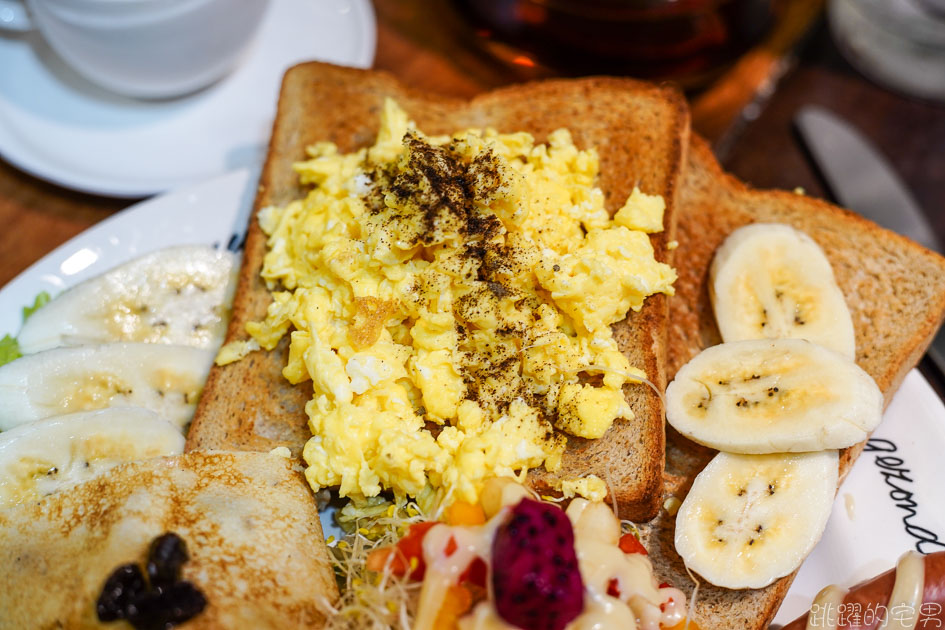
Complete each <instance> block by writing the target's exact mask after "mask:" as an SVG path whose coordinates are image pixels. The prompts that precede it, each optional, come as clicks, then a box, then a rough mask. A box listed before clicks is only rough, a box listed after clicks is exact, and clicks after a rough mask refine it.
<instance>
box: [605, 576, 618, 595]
mask: <svg viewBox="0 0 945 630" xmlns="http://www.w3.org/2000/svg"><path fill="white" fill-rule="evenodd" d="M607 594H608V595H610V596H611V597H617V598H619V597H620V582H618V581H617V578H610V582H607Z"/></svg>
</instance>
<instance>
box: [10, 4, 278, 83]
mask: <svg viewBox="0 0 945 630" xmlns="http://www.w3.org/2000/svg"><path fill="white" fill-rule="evenodd" d="M267 5H268V0H25V5H24V2H23V1H21V0H0V29H3V30H6V31H21V32H27V31H33V30H36V31H39V33H40V34H41V35H42V37H43V39H44V40H45V41H46V42H47V43H48V44H49V47H50V48H52V49H53V51H55V53H56V54H57V55H58V56H59V57H61V58H62V60H63V61H64V62H65V63H66V64H67V65H68V66H70V67H71V68H72V69H73V70H75V71H76V72H77V73H78V74H80V75H82V76H83V77H85V78H86V79H88V80H89V81H91V82H92V83H95V84H97V85H99V86H100V87H103V88H105V89H108V90H111V91H113V92H117V93H119V94H123V95H125V96H131V97H138V98H170V97H175V96H181V95H183V94H187V93H190V92H194V91H196V90H199V89H201V88H204V87H206V86H208V85H210V84H211V83H213V82H215V81H217V80H219V79H221V78H222V77H223V76H224V75H226V74H227V73H228V72H229V71H230V70H231V69H232V68H233V67H234V66H235V65H236V63H237V62H238V61H239V59H240V56H241V53H242V52H243V51H244V50H245V49H246V48H247V47H248V45H249V44H250V42H251V41H252V39H253V35H254V33H255V32H256V30H257V28H258V27H259V25H260V23H261V22H262V18H263V15H264V13H265V10H266V6H267Z"/></svg>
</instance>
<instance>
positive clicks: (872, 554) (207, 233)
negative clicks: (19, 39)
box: [0, 171, 945, 623]
mask: <svg viewBox="0 0 945 630" xmlns="http://www.w3.org/2000/svg"><path fill="white" fill-rule="evenodd" d="M255 188H256V174H255V173H250V172H248V171H240V172H236V173H231V174H229V175H226V176H223V177H218V178H216V179H213V180H211V181H208V182H206V183H204V184H201V185H198V186H194V187H191V188H188V189H185V190H181V191H178V192H174V193H171V194H166V195H161V196H159V197H155V198H153V199H150V200H148V201H145V202H142V203H139V204H136V205H134V206H132V207H130V208H128V209H127V210H125V211H124V212H121V213H119V214H116V215H114V216H112V217H111V218H109V219H107V220H105V221H103V222H102V223H99V224H98V225H96V226H95V227H93V228H91V229H89V230H87V231H85V232H83V233H82V234H80V235H79V236H77V237H75V238H74V239H72V240H71V241H69V242H68V243H66V244H65V245H62V246H61V247H59V248H58V249H56V250H55V251H53V252H51V253H50V254H48V255H47V256H46V257H45V258H43V259H42V260H40V261H39V262H37V263H36V264H34V265H33V266H32V267H30V268H29V269H27V270H26V271H24V272H23V273H22V274H20V275H19V276H18V277H17V278H16V279H14V280H13V281H12V282H10V283H9V284H8V285H7V286H6V287H4V288H3V289H2V290H0V336H2V335H3V334H4V333H10V334H16V332H17V330H18V329H19V326H20V319H21V307H22V306H25V305H28V304H31V303H32V302H33V299H34V298H35V296H36V294H37V293H38V292H39V291H42V290H46V291H49V292H50V294H52V295H55V294H56V293H58V292H59V291H61V290H62V289H65V288H67V287H69V286H72V285H73V284H75V283H76V282H79V281H81V280H84V279H85V278H88V277H91V276H93V275H96V274H99V273H101V272H103V271H105V270H107V269H110V268H111V267H113V266H115V265H117V264H119V263H122V262H124V261H126V260H129V259H131V258H134V257H136V256H140V255H141V254H143V253H146V252H148V251H151V250H155V249H159V248H162V247H166V246H169V245H175V244H183V243H206V244H217V245H218V246H220V247H227V246H228V244H232V243H239V242H241V241H242V237H243V232H244V230H245V226H246V224H247V219H248V217H249V212H250V209H251V206H252V201H253V196H254V193H255ZM871 444H872V445H873V447H875V448H881V449H883V450H881V451H880V450H875V451H867V452H864V453H863V455H862V456H861V457H860V459H859V461H858V462H857V464H856V466H854V468H853V471H852V472H851V473H850V476H849V477H848V478H847V480H846V482H845V483H844V485H843V487H842V488H841V489H840V492H839V494H838V496H837V501H836V503H835V505H834V510H833V515H832V517H831V519H830V522H829V523H828V524H827V531H826V533H825V534H824V537H823V539H822V540H821V542H820V544H819V545H818V546H817V547H816V549H814V552H813V553H812V554H811V556H810V557H809V558H808V559H807V561H806V562H805V564H804V566H803V567H802V568H801V571H800V573H799V575H798V577H797V579H796V580H795V582H794V585H793V587H792V588H791V591H790V592H789V593H788V596H787V598H786V599H785V602H784V605H783V606H782V608H781V611H780V612H779V614H778V617H777V619H776V621H777V622H778V623H786V622H788V621H791V620H792V619H794V618H795V617H797V616H799V615H801V614H802V613H803V612H805V611H806V610H807V609H808V607H809V606H810V603H811V601H812V600H813V598H814V596H815V595H816V594H817V592H818V591H819V590H820V589H821V588H823V587H824V586H826V585H827V584H832V583H836V584H841V585H843V586H851V585H853V584H855V583H856V582H858V581H860V580H862V579H864V578H867V577H871V576H873V575H875V574H877V573H880V572H882V571H885V570H886V569H888V568H891V567H892V566H894V565H895V562H896V560H897V558H898V557H899V556H900V555H901V554H902V553H903V552H904V551H906V550H908V549H914V548H916V545H917V544H920V543H919V539H917V538H916V537H915V536H914V535H910V534H909V531H907V526H910V527H909V528H908V529H909V530H911V531H912V532H913V534H920V533H922V532H920V529H921V530H925V533H924V534H922V536H924V537H925V538H927V539H929V540H932V539H934V540H936V541H940V542H925V543H921V544H920V545H921V546H920V551H926V552H931V551H936V550H940V549H945V500H943V495H942V491H941V487H940V485H938V484H940V483H941V482H940V480H941V478H942V470H943V467H942V463H941V453H942V452H943V451H945V407H943V406H942V402H941V401H940V400H939V399H938V397H937V396H936V395H935V393H934V391H933V390H932V388H931V387H930V386H929V384H928V383H927V382H926V381H925V379H924V378H923V377H922V375H921V374H919V372H917V371H915V370H913V371H912V372H910V373H909V375H908V376H907V377H906V380H905V382H904V383H903V385H902V388H901V389H900V390H899V392H898V394H897V395H896V398H895V399H894V400H893V402H892V404H891V405H890V407H889V409H888V410H887V411H886V414H885V417H884V419H883V424H882V425H880V427H879V429H878V430H877V431H876V433H875V434H874V437H873V440H872V441H871ZM893 449H895V450H893ZM884 473H885V474H886V475H887V476H888V477H889V479H888V482H887V480H886V478H885V477H884V476H883V475H884ZM890 484H894V485H895V486H896V487H895V488H894V487H893V485H890ZM906 493H911V494H909V495H907V494H906ZM910 506H911V507H912V509H914V510H915V515H914V516H909V510H908V509H907V508H909V507H910ZM904 518H905V520H904ZM326 526H327V527H326V529H329V531H331V532H333V533H337V530H336V528H335V527H334V525H333V524H331V525H330V524H328V523H326Z"/></svg>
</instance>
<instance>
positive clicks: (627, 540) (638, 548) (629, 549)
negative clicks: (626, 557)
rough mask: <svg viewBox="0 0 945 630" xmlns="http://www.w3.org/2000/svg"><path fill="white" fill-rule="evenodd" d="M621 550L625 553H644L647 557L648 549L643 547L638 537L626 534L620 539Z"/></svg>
mask: <svg viewBox="0 0 945 630" xmlns="http://www.w3.org/2000/svg"><path fill="white" fill-rule="evenodd" d="M620 550H621V551H623V552H624V553H642V554H643V555H644V556H645V555H647V553H646V547H644V546H643V543H641V542H640V541H639V540H637V537H636V536H634V535H633V534H624V535H623V536H621V537H620Z"/></svg>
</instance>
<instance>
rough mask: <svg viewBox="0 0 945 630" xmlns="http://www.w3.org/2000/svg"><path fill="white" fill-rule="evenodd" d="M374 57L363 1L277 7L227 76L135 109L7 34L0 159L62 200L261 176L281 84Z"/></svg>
mask: <svg viewBox="0 0 945 630" xmlns="http://www.w3.org/2000/svg"><path fill="white" fill-rule="evenodd" d="M374 47H375V22H374V14H373V9H372V7H371V4H370V2H367V1H366V0H330V1H326V2H309V1H307V0H274V1H273V2H271V3H270V6H269V7H268V8H267V9H266V13H265V15H264V16H263V23H262V24H261V26H260V28H259V31H258V33H256V35H255V37H254V41H253V43H252V45H251V47H250V48H249V50H248V51H247V52H246V54H245V55H244V56H243V58H242V59H241V61H240V62H239V64H238V66H237V67H236V69H235V70H234V71H233V72H231V73H230V74H229V75H227V76H226V77H224V78H223V79H221V80H220V81H218V82H216V83H215V84H213V85H211V86H210V87H208V88H206V89H203V90H200V91H198V92H196V93H194V94H190V95H186V96H183V97H180V98H174V99H165V100H137V99H132V98H126V97H122V96H118V95H116V94H112V93H109V92H106V91H105V90H103V89H101V88H98V87H97V86H95V85H93V84H91V83H89V82H88V81H86V80H85V79H83V78H82V77H80V76H79V75H77V74H76V73H75V72H74V71H73V70H71V69H70V68H69V67H68V66H66V65H65V64H64V63H63V62H62V61H61V60H60V59H58V58H57V57H56V55H55V54H54V53H53V52H52V50H51V49H50V48H49V46H48V44H46V43H45V42H44V40H43V39H42V38H41V37H40V36H39V35H38V34H37V33H36V32H32V33H27V34H20V35H12V34H5V35H4V36H3V37H0V66H2V67H3V68H4V72H3V73H2V75H0V157H2V158H3V159H4V160H6V161H8V162H10V163H11V164H13V165H15V166H17V167H18V168H20V169H22V170H24V171H26V172H28V173H30V174H32V175H35V176H37V177H40V178H42V179H45V180H48V181H51V182H54V183H56V184H59V185H62V186H65V187H68V188H73V189H76V190H81V191H85V192H90V193H95V194H101V195H109V196H115V197H128V198H135V197H146V196H149V195H152V194H155V193H161V192H165V191H168V190H171V189H174V188H179V187H181V186H184V185H187V184H196V183H199V182H202V181H205V180H208V179H210V178H212V177H215V176H217V175H222V174H224V173H226V172H229V171H232V170H236V169H239V168H244V167H249V168H256V167H258V165H259V164H260V163H261V161H262V158H263V157H264V155H265V145H266V139H267V138H268V135H269V129H270V126H271V124H272V117H273V114H274V113H275V112H274V107H273V104H274V102H275V96H276V94H277V93H278V89H279V81H280V79H281V76H282V73H283V72H284V71H285V70H286V69H287V68H288V67H289V66H291V65H292V64H295V63H298V62H300V61H305V60H309V59H322V60H324V61H330V62H332V63H337V64H343V65H351V66H356V67H368V66H370V64H371V62H372V60H373V59H374ZM181 146H187V147H188V149H187V150H186V151H181V150H180V148H181Z"/></svg>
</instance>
